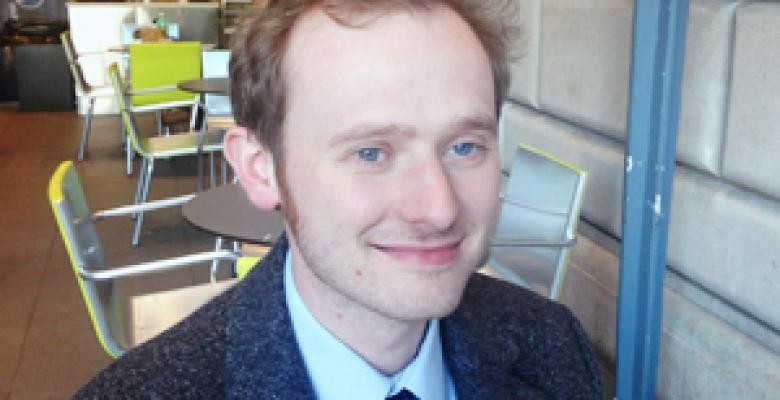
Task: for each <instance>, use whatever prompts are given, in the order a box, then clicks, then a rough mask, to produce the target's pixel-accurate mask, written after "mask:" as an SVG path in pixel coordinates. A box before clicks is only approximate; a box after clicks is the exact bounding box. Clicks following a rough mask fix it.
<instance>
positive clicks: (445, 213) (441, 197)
mask: <svg viewBox="0 0 780 400" xmlns="http://www.w3.org/2000/svg"><path fill="white" fill-rule="evenodd" d="M404 175H405V176H404V177H403V178H402V179H403V182H401V184H400V185H398V187H399V188H400V192H399V196H400V202H399V204H398V208H399V215H400V216H401V219H403V220H404V221H405V222H407V223H410V224H413V225H415V226H416V227H417V228H418V229H421V230H429V231H444V230H446V229H448V228H450V227H452V225H453V224H454V223H455V221H456V220H457V218H458V214H459V213H460V201H459V199H458V196H457V192H456V190H455V187H454V186H453V183H452V180H451V178H450V176H449V174H448V173H447V171H446V169H445V168H444V167H443V166H442V164H441V162H439V160H436V161H431V162H426V163H421V164H418V165H416V166H414V167H413V168H410V169H409V171H407V173H406V174H404Z"/></svg>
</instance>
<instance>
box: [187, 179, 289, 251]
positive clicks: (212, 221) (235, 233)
mask: <svg viewBox="0 0 780 400" xmlns="http://www.w3.org/2000/svg"><path fill="white" fill-rule="evenodd" d="M182 214H183V215H184V218H185V219H186V220H187V221H189V223H191V224H192V225H194V226H195V227H197V228H199V229H201V230H204V231H206V232H209V233H212V234H214V235H217V236H221V237H223V238H226V239H230V240H236V241H239V242H248V243H255V244H272V243H274V242H275V241H276V239H278V238H279V236H280V235H281V233H282V231H284V219H283V217H282V213H281V212H279V211H276V210H273V211H266V210H260V209H258V208H257V207H255V206H254V204H252V203H250V202H249V199H247V197H246V194H244V190H243V189H241V187H240V186H238V185H235V184H230V185H224V186H219V187H216V188H213V189H209V190H206V191H204V192H200V193H198V194H197V195H196V196H195V198H193V199H192V200H190V201H189V202H188V203H186V204H184V206H183V207H182Z"/></svg>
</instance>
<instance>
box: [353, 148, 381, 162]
mask: <svg viewBox="0 0 780 400" xmlns="http://www.w3.org/2000/svg"><path fill="white" fill-rule="evenodd" d="M357 156H358V158H360V160H361V161H365V162H377V161H379V158H380V157H381V156H382V150H380V149H379V148H376V147H366V148H363V149H359V150H358V151H357Z"/></svg>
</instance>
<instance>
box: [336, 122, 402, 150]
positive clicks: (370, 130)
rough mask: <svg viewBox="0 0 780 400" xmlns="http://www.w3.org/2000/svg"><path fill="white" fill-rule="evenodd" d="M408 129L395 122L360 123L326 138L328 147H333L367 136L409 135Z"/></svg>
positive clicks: (366, 137)
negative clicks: (385, 123)
mask: <svg viewBox="0 0 780 400" xmlns="http://www.w3.org/2000/svg"><path fill="white" fill-rule="evenodd" d="M411 133H412V132H411V130H410V129H404V128H401V127H400V126H398V125H396V124H390V125H370V124H362V125H357V126H354V127H352V128H349V129H347V130H345V131H343V132H341V133H339V134H337V135H336V136H334V137H332V138H331V139H330V140H328V146H329V147H335V146H338V145H340V144H343V143H347V142H353V141H359V140H364V139H368V138H381V137H390V136H398V135H400V134H404V135H405V136H410V135H411Z"/></svg>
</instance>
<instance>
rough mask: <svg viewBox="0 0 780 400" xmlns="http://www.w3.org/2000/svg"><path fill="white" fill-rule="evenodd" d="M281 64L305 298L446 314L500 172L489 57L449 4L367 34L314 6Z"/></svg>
mask: <svg viewBox="0 0 780 400" xmlns="http://www.w3.org/2000/svg"><path fill="white" fill-rule="evenodd" d="M288 49H289V50H288V52H287V54H286V58H285V64H284V71H285V81H286V82H287V86H288V103H287V106H288V107H287V114H286V117H285V123H284V126H283V135H284V144H283V149H282V151H283V152H284V168H283V172H282V173H283V176H282V177H281V179H282V186H284V188H285V192H286V196H284V197H285V198H284V199H283V201H284V202H285V204H284V207H285V208H286V210H287V213H288V217H291V216H292V215H291V213H294V214H295V216H296V217H295V218H288V222H289V221H291V220H296V221H297V224H295V226H290V227H289V228H290V230H291V231H292V232H291V233H292V234H291V238H290V241H291V251H292V256H293V266H294V267H293V268H294V271H295V278H296V284H297V285H298V287H299V290H300V291H301V292H302V295H303V297H304V300H309V303H311V302H319V301H323V300H334V299H337V300H336V301H340V302H342V303H344V302H345V301H346V303H347V304H349V305H357V306H359V307H363V308H367V309H368V310H371V311H374V312H376V313H379V314H380V315H382V316H385V317H390V318H393V319H399V320H422V319H428V318H432V317H439V316H444V315H447V314H449V313H450V312H451V311H452V310H453V309H454V308H455V307H456V306H457V304H458V303H459V301H460V298H461V295H462V292H463V288H464V286H465V284H466V281H467V280H468V278H469V276H470V274H471V273H472V272H473V271H474V270H475V269H476V268H478V267H479V266H480V265H481V264H482V262H483V261H484V259H485V255H486V245H487V242H488V240H489V238H490V236H491V235H492V233H493V230H494V227H495V222H496V215H497V209H498V191H499V183H500V173H499V167H498V152H497V148H496V146H497V145H496V133H495V111H494V110H495V104H494V97H493V96H494V95H493V78H492V73H491V69H490V63H489V60H488V58H487V55H486V53H485V51H484V50H483V48H482V47H481V45H480V44H479V42H478V39H477V38H476V37H475V36H474V34H473V33H472V32H471V30H470V29H469V27H468V26H467V25H466V23H465V22H464V21H462V20H461V19H460V17H458V16H457V15H456V14H455V13H453V12H452V11H450V10H447V9H434V10H433V11H430V12H428V11H425V12H422V11H421V12H415V13H407V12H397V13H391V14H388V15H384V16H382V17H380V18H378V19H376V20H375V21H372V22H371V23H370V24H368V25H366V26H364V27H361V28H349V27H344V26H341V25H338V24H337V23H335V22H334V21H333V20H331V18H330V17H328V16H326V15H325V14H323V13H322V12H320V11H316V10H315V11H312V12H310V13H309V14H307V15H305V16H304V17H303V18H302V20H301V21H299V22H298V24H297V25H296V27H295V29H294V31H293V34H292V36H291V39H290V43H289V47H288Z"/></svg>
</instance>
